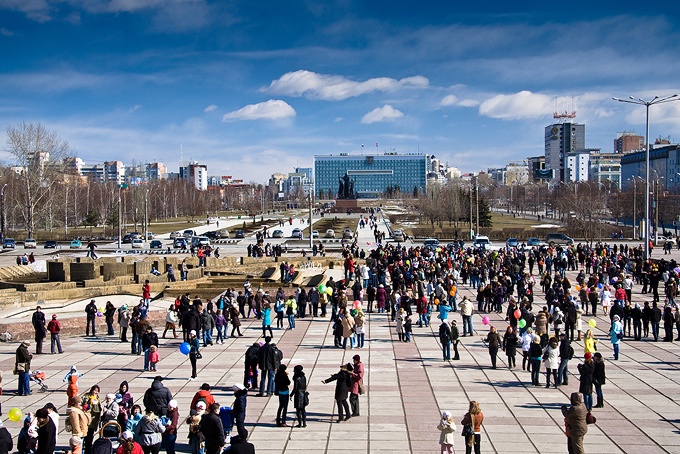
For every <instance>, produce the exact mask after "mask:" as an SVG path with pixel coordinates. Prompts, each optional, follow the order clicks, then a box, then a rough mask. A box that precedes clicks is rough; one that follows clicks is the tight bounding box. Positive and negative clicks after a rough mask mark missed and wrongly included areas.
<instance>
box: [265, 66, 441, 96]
mask: <svg viewBox="0 0 680 454" xmlns="http://www.w3.org/2000/svg"><path fill="white" fill-rule="evenodd" d="M429 83H430V82H429V80H428V79H427V78H426V77H423V76H413V77H406V78H404V79H399V80H397V79H392V78H389V77H375V78H372V79H368V80H366V81H363V82H356V81H353V80H350V79H348V78H346V77H344V76H334V75H328V74H319V73H315V72H312V71H307V70H299V71H293V72H289V73H286V74H284V75H283V76H281V77H280V78H278V79H276V80H273V81H272V82H271V84H269V87H265V88H263V89H262V91H263V92H266V93H274V94H278V95H286V96H293V97H301V96H304V97H306V98H309V99H316V100H323V101H340V100H343V99H347V98H352V97H356V96H361V95H364V94H366V93H371V92H374V91H396V90H399V89H404V88H424V87H427V86H428V85H429Z"/></svg>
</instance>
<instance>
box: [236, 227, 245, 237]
mask: <svg viewBox="0 0 680 454" xmlns="http://www.w3.org/2000/svg"><path fill="white" fill-rule="evenodd" d="M245 237H246V232H244V231H243V229H238V230H237V231H236V233H235V234H234V238H245Z"/></svg>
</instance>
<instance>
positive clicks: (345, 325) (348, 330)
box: [342, 314, 355, 337]
mask: <svg viewBox="0 0 680 454" xmlns="http://www.w3.org/2000/svg"><path fill="white" fill-rule="evenodd" d="M354 325H355V323H354V317H352V316H351V315H350V314H345V316H344V317H343V318H342V337H351V336H352V334H354Z"/></svg>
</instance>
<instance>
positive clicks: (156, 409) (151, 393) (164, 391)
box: [144, 380, 172, 416]
mask: <svg viewBox="0 0 680 454" xmlns="http://www.w3.org/2000/svg"><path fill="white" fill-rule="evenodd" d="M171 400H172V393H171V392H170V390H169V389H168V388H166V387H165V386H163V383H162V382H161V381H160V380H154V381H153V382H152V383H151V387H150V388H149V389H147V390H146V392H145V393H144V407H145V408H146V409H147V410H150V411H152V412H153V413H154V414H155V415H157V416H165V415H166V414H167V412H168V402H170V401H171Z"/></svg>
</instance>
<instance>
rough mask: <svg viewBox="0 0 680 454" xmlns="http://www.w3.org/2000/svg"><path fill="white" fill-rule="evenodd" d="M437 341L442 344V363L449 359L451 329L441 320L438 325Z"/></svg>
mask: <svg viewBox="0 0 680 454" xmlns="http://www.w3.org/2000/svg"><path fill="white" fill-rule="evenodd" d="M439 341H440V342H441V343H442V354H443V356H444V361H448V360H450V359H451V328H449V324H448V323H446V320H442V324H441V325H439Z"/></svg>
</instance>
